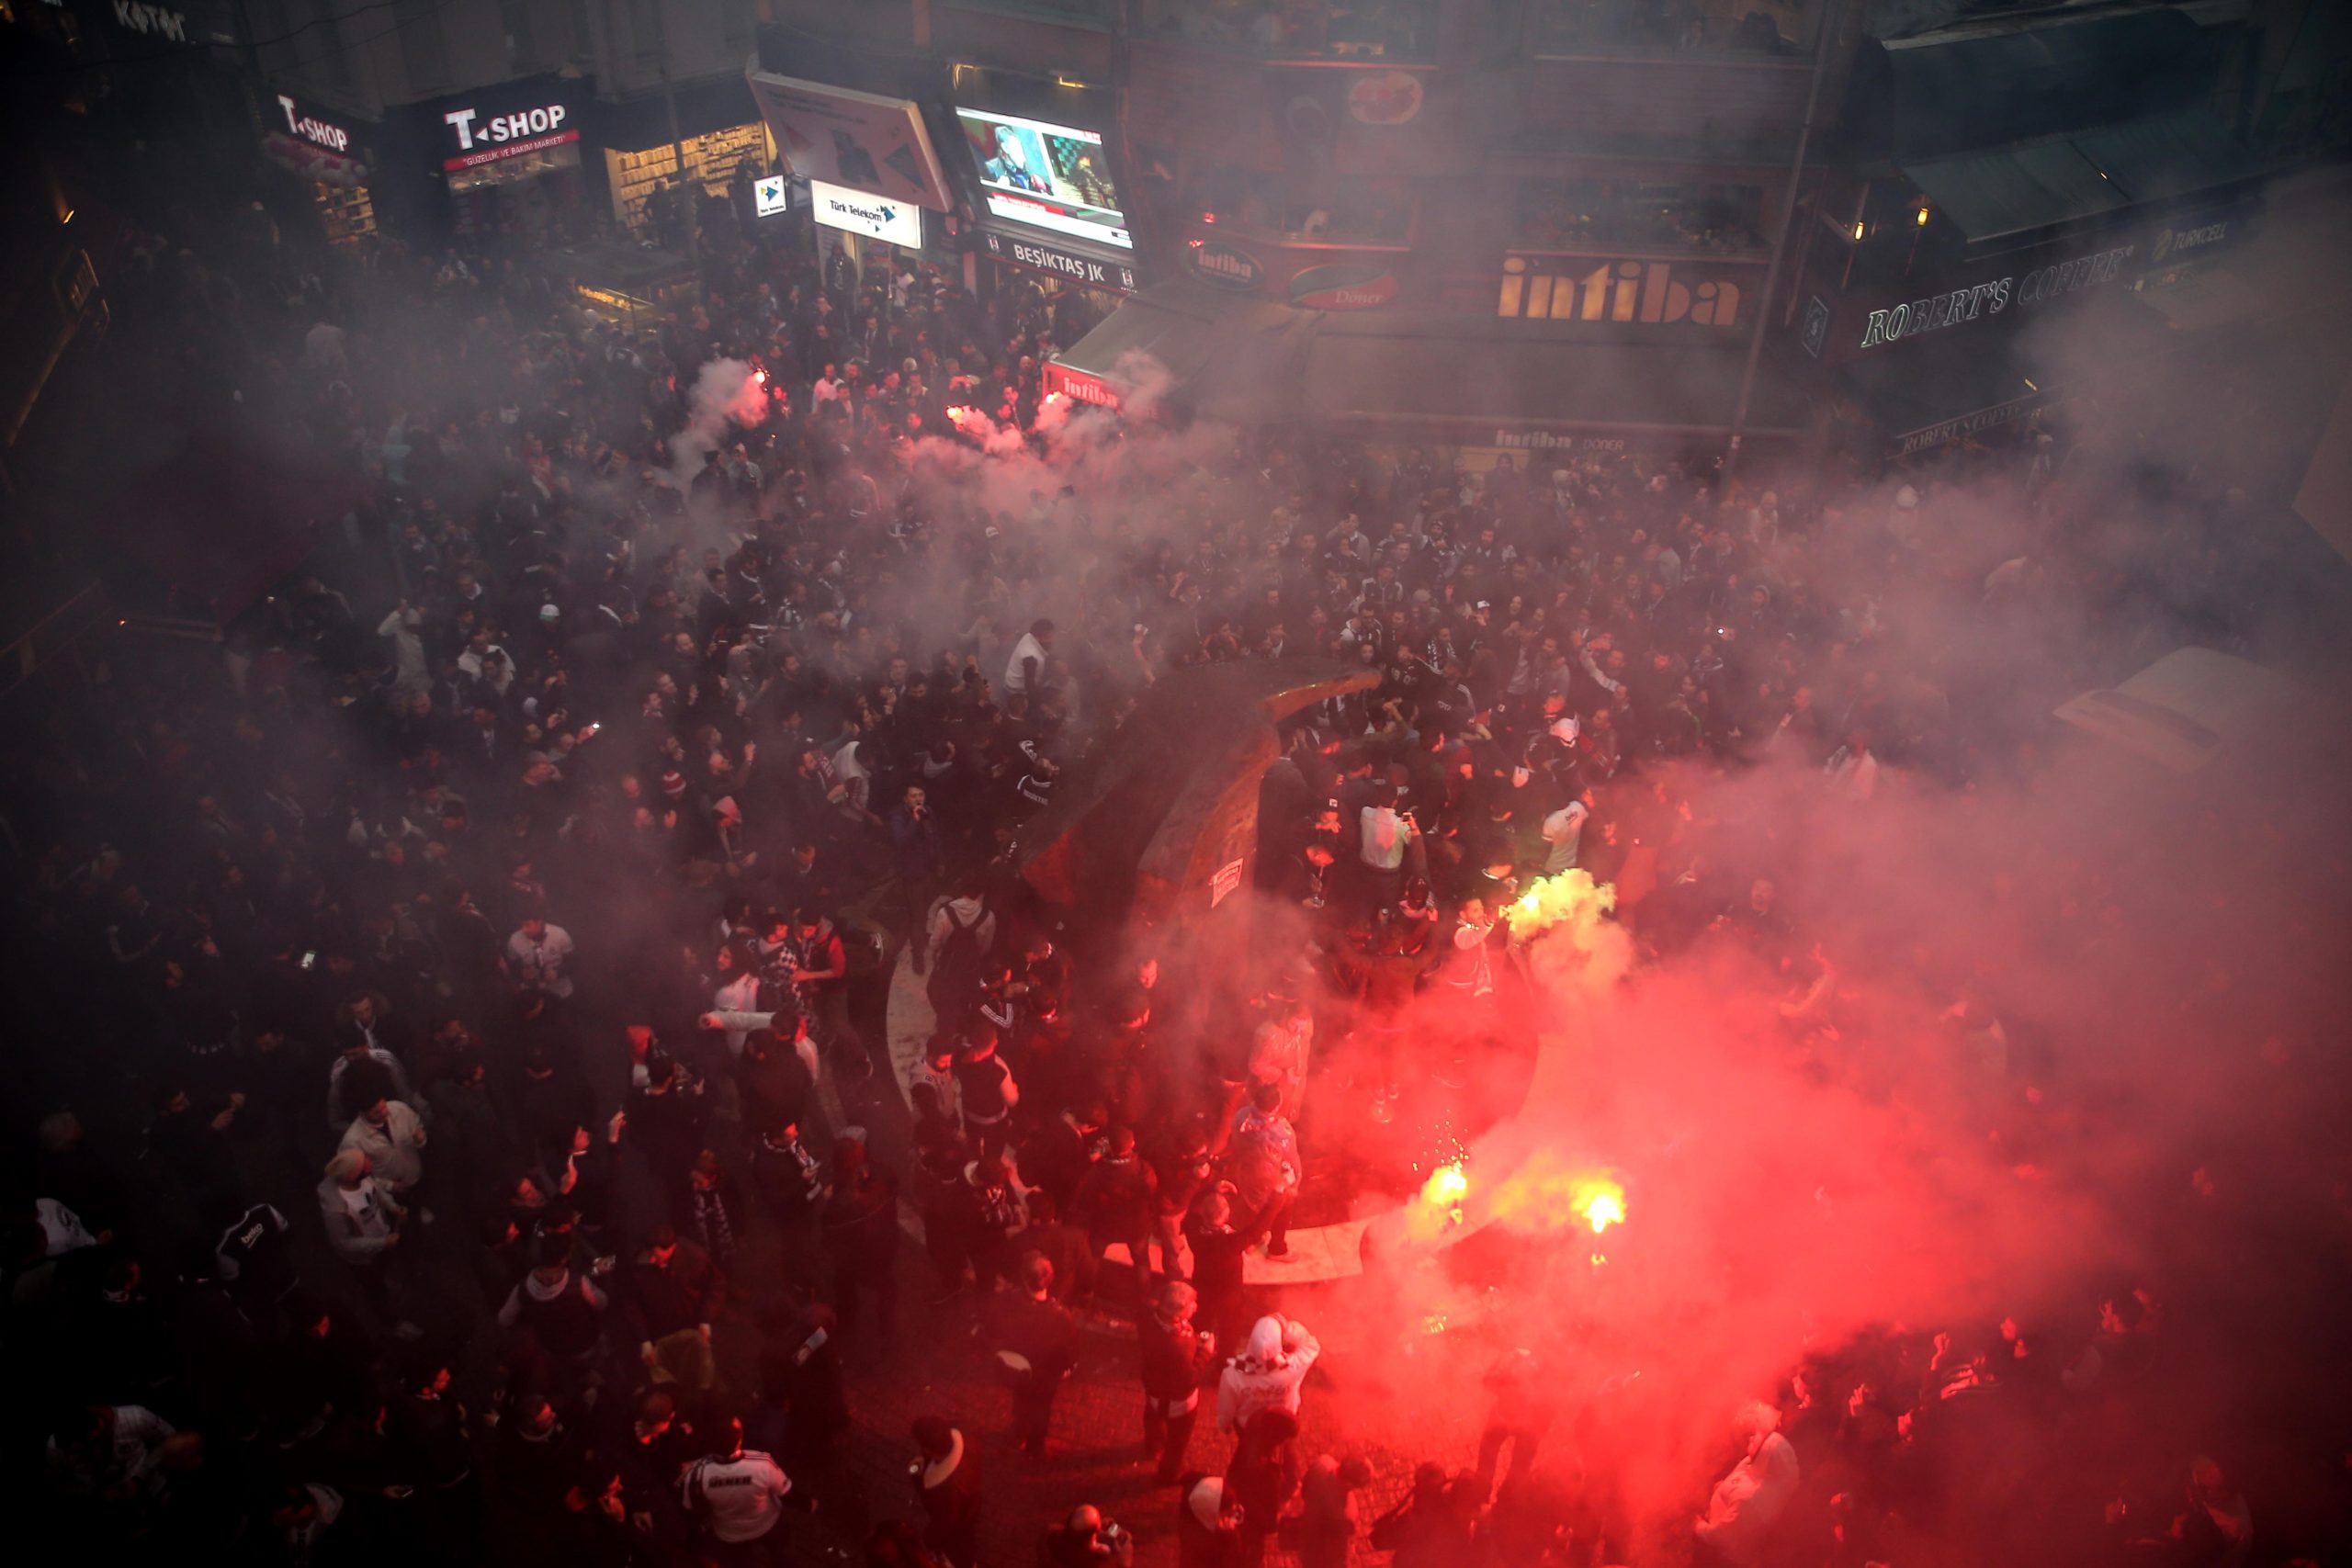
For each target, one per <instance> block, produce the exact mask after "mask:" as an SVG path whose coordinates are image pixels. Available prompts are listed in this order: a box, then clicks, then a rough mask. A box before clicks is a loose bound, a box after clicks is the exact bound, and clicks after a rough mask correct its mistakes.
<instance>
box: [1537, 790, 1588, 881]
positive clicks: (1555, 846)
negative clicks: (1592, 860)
mask: <svg viewBox="0 0 2352 1568" xmlns="http://www.w3.org/2000/svg"><path fill="white" fill-rule="evenodd" d="M1591 815H1592V806H1591V803H1590V802H1589V801H1587V800H1584V799H1581V798H1578V799H1574V800H1571V801H1569V802H1568V803H1567V804H1566V806H1563V807H1560V808H1559V809H1558V810H1557V811H1555V812H1553V813H1552V814H1551V815H1550V816H1549V817H1546V818H1544V875H1546V876H1557V875H1558V874H1560V873H1562V872H1564V871H1567V870H1569V869H1571V868H1572V867H1574V866H1575V864H1576V863H1577V852H1578V850H1579V848H1580V846H1581V845H1582V842H1583V840H1584V823H1585V818H1588V817H1589V816H1591Z"/></svg>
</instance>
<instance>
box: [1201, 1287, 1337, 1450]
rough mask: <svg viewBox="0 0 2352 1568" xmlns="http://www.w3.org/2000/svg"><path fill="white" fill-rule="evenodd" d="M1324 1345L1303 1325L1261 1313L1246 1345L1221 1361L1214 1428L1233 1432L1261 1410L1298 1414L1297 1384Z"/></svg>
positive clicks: (1304, 1379) (1302, 1379) (1321, 1351)
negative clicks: (1223, 1366)
mask: <svg viewBox="0 0 2352 1568" xmlns="http://www.w3.org/2000/svg"><path fill="white" fill-rule="evenodd" d="M1322 1353H1323V1347H1322V1346H1321V1345H1320V1344H1318V1343H1317V1341H1316V1338H1315V1336H1314V1335H1312V1334H1310V1333H1308V1332H1307V1331H1306V1325H1305V1324H1303V1323H1293V1322H1289V1321H1287V1320H1285V1319H1283V1318H1280V1317H1275V1316H1271V1315H1270V1316H1266V1317H1261V1318H1260V1319H1259V1320H1258V1322H1257V1325H1256V1326H1255V1327H1253V1328H1251V1329H1250V1346H1249V1348H1248V1349H1246V1350H1244V1351H1242V1353H1241V1354H1240V1355H1238V1356H1236V1357H1234V1358H1233V1359H1231V1360H1230V1361H1227V1363H1226V1364H1225V1373H1224V1375H1223V1376H1222V1377H1220V1378H1219V1379H1218V1380H1217V1385H1216V1429H1217V1430H1218V1431H1220V1432H1238V1431H1239V1430H1240V1429H1241V1426H1242V1424H1243V1423H1244V1422H1246V1421H1248V1420H1249V1419H1250V1417H1251V1416H1255V1415H1257V1414H1258V1412H1260V1411H1261V1410H1273V1409H1277V1408H1279V1409H1282V1410H1285V1411H1288V1412H1289V1413H1290V1414H1291V1415H1293V1416H1295V1415H1297V1414H1298V1388H1299V1384H1301V1383H1303V1382H1306V1370H1307V1369H1308V1368H1309V1367H1312V1366H1313V1365H1314V1364H1315V1358H1316V1357H1317V1356H1320V1355H1321V1354H1322Z"/></svg>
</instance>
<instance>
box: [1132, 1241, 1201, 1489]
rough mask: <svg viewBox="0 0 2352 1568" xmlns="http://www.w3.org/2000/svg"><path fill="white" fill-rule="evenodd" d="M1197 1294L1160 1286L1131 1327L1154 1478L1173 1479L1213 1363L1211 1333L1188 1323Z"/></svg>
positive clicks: (1178, 1283) (1173, 1283)
mask: <svg viewBox="0 0 2352 1568" xmlns="http://www.w3.org/2000/svg"><path fill="white" fill-rule="evenodd" d="M1198 1301H1199V1298H1198V1297H1197V1296H1196V1295H1194V1294H1193V1287H1192V1286H1190V1285H1188V1284H1186V1283H1184V1281H1183V1280H1170V1281H1169V1282H1168V1283H1167V1284H1165V1285H1163V1286H1161V1287H1160V1291H1159V1303H1158V1304H1157V1305H1155V1306H1154V1307H1153V1308H1152V1310H1151V1313H1150V1314H1149V1315H1148V1316H1147V1317H1146V1318H1145V1319H1144V1320H1143V1322H1142V1323H1140V1324H1139V1325H1136V1341H1137V1346H1138V1348H1139V1349H1140V1350H1141V1352H1142V1367H1141V1371H1142V1374H1143V1447H1144V1452H1145V1453H1146V1454H1147V1455H1148V1456H1151V1457H1153V1458H1156V1459H1157V1460H1158V1461H1159V1468H1158V1470H1157V1472H1155V1475H1156V1479H1157V1480H1158V1481H1159V1484H1160V1485H1162V1486H1168V1485H1171V1484H1173V1483H1174V1482H1175V1480H1176V1476H1177V1473H1178V1472H1180V1471H1182V1469H1183V1468H1184V1450H1185V1448H1186V1446H1187V1445H1189V1444H1190V1443H1191V1442H1192V1440H1193V1424H1194V1423H1195V1422H1197V1421H1198V1420H1199V1419H1200V1415H1201V1379H1202V1378H1203V1377H1204V1375H1205V1374H1206V1373H1207V1371H1208V1370H1209V1368H1210V1367H1212V1366H1214V1365H1215V1364H1216V1337H1215V1336H1213V1335H1211V1334H1209V1333H1207V1332H1205V1331H1204V1330H1201V1329H1196V1328H1195V1327H1193V1309H1194V1307H1195V1306H1196V1305H1197V1303H1198Z"/></svg>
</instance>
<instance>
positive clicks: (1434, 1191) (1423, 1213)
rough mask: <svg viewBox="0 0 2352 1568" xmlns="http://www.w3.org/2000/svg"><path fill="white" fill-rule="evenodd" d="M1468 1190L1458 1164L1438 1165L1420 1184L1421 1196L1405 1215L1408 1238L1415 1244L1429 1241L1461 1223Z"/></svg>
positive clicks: (1468, 1183) (1464, 1173)
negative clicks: (1415, 1241)
mask: <svg viewBox="0 0 2352 1568" xmlns="http://www.w3.org/2000/svg"><path fill="white" fill-rule="evenodd" d="M1469 1190H1470V1178H1469V1175H1468V1173H1467V1172H1465V1171H1464V1169H1463V1168H1462V1164H1461V1162H1460V1161H1458V1160H1457V1161H1455V1162H1454V1163H1453V1164H1452V1165H1442V1166H1439V1167H1438V1168H1436V1169H1435V1170H1433V1171H1431V1172H1430V1179H1428V1180H1427V1181H1425V1182H1423V1183H1421V1195H1420V1198H1419V1201H1416V1202H1414V1203H1413V1204H1412V1205H1410V1206H1409V1207H1408V1209H1407V1211H1406V1214H1405V1228H1406V1232H1407V1234H1408V1235H1411V1236H1412V1237H1413V1238H1414V1239H1415V1240H1417V1241H1429V1240H1431V1239H1433V1238H1435V1237H1437V1236H1439V1235H1443V1234H1444V1233H1445V1232H1446V1231H1448V1230H1450V1229H1452V1228H1453V1226H1455V1225H1458V1224H1461V1223H1462V1200H1463V1198H1464V1195H1465V1194H1467V1193H1468V1192H1469Z"/></svg>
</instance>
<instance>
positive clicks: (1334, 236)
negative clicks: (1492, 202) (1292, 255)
mask: <svg viewBox="0 0 2352 1568" xmlns="http://www.w3.org/2000/svg"><path fill="white" fill-rule="evenodd" d="M1184 203H1185V205H1184V216H1185V218H1186V219H1187V220H1191V221H1194V222H1200V223H1210V224H1215V225H1217V226H1219V227H1229V228H1232V229H1234V230H1237V231H1240V232H1242V233H1246V234H1261V235H1279V236H1280V237H1281V238H1282V239H1283V240H1284V241H1285V242H1288V243H1295V244H1317V245H1403V244H1408V243H1411V241H1412V237H1413V187H1412V185H1411V183H1410V182H1409V181H1406V180H1401V179H1378V178H1372V177H1347V176H1329V175H1326V176H1320V177H1315V178H1298V177H1285V176H1283V175H1270V174H1263V173H1260V172H1258V171H1256V170H1251V169H1235V168H1219V169H1211V170H1208V171H1206V172H1204V173H1203V174H1200V175H1195V176H1194V177H1193V180H1192V181H1191V182H1190V184H1189V185H1188V186H1186V195H1185V198H1184Z"/></svg>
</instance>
